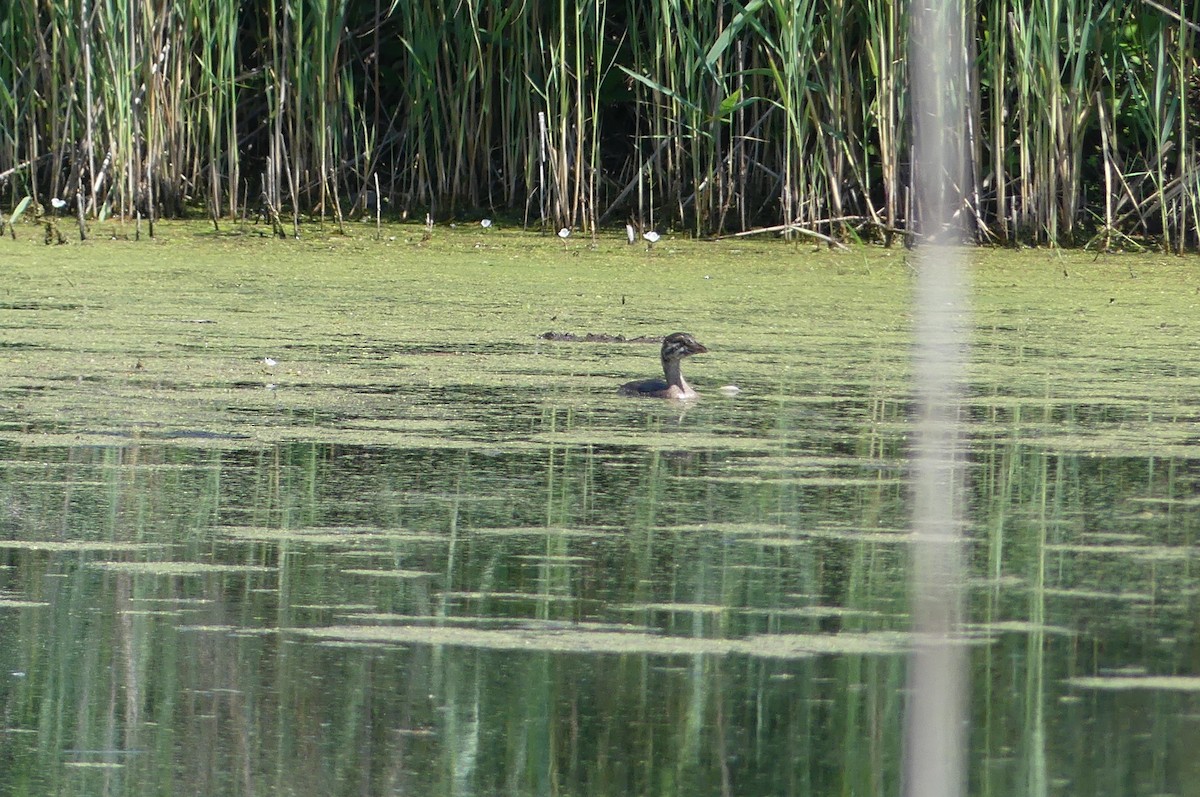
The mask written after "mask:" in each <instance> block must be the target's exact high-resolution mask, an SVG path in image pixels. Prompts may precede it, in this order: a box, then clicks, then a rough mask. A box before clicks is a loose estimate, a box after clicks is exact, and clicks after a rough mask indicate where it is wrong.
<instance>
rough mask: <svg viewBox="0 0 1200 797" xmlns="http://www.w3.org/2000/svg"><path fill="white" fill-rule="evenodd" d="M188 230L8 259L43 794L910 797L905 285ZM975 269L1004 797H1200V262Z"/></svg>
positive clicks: (859, 272)
mask: <svg viewBox="0 0 1200 797" xmlns="http://www.w3.org/2000/svg"><path fill="white" fill-rule="evenodd" d="M159 233H160V235H159V237H158V238H157V239H156V240H154V241H146V240H143V241H141V242H132V241H128V240H96V241H94V242H88V243H87V244H82V245H80V244H74V245H68V246H56V247H46V246H43V245H42V244H41V242H40V238H38V239H37V241H36V242H34V241H33V240H26V238H29V239H33V238H34V236H33V235H32V234H30V235H28V236H20V237H19V239H18V240H17V241H15V242H14V241H10V240H3V241H0V268H2V269H3V271H4V274H5V279H4V284H3V287H2V288H0V634H2V637H3V638H2V644H0V705H2V706H3V708H4V718H3V728H0V731H2V734H3V736H2V737H0V738H3V740H4V741H3V748H4V750H5V754H4V756H3V757H0V793H3V794H62V795H74V794H79V795H85V794H86V795H95V794H117V795H125V794H128V795H142V794H147V793H168V794H170V793H195V794H235V795H237V794H242V795H253V794H296V795H341V794H346V795H349V794H372V795H376V794H378V795H385V794H386V795H390V794H420V795H443V794H445V795H451V794H453V795H476V794H478V795H496V794H505V795H522V794H539V795H540V794H563V795H570V794H577V795H583V794H587V795H626V794H689V795H709V794H711V795H724V794H739V795H740V794H746V795H750V794H771V795H809V794H831V793H847V794H865V795H873V794H895V793H898V791H899V788H900V760H901V753H902V739H901V735H900V734H901V731H902V728H903V722H902V712H903V709H904V699H905V697H904V693H903V687H904V684H905V675H904V670H905V665H906V652H907V648H908V638H907V630H908V625H909V623H908V617H907V605H908V599H907V579H908V563H907V557H908V542H909V535H908V530H907V526H908V514H909V511H910V498H909V490H908V484H907V481H908V468H907V464H906V455H907V445H908V438H909V435H910V432H911V429H912V423H911V421H910V416H911V412H912V392H913V391H912V386H911V384H910V380H909V355H910V348H911V343H912V341H911V339H910V323H909V318H910V306H909V300H910V294H909V288H910V285H911V282H912V277H913V275H912V270H911V267H910V265H909V263H908V261H907V259H906V257H905V255H904V254H903V253H902V252H888V251H880V250H873V249H872V250H866V249H864V250H856V251H854V252H851V253H836V254H835V253H828V252H824V251H814V250H813V249H811V248H810V247H808V246H801V247H796V246H795V245H792V244H783V243H776V242H757V241H755V242H738V243H725V242H719V243H696V242H689V241H681V240H663V241H661V242H660V243H659V244H658V245H657V246H656V247H655V248H654V249H653V250H651V251H647V250H646V249H645V248H644V247H641V246H638V247H629V246H626V245H625V244H624V242H623V239H618V237H612V238H611V239H601V240H599V241H595V242H593V241H588V240H582V241H581V240H574V239H568V241H567V242H566V244H565V245H564V243H563V242H561V241H559V240H557V239H551V238H539V237H537V236H535V235H531V234H522V233H516V232H505V231H503V230H498V229H491V230H486V231H485V230H482V229H477V228H471V229H465V228H460V229H457V230H448V229H439V230H437V231H435V233H434V236H433V238H432V239H430V240H426V241H422V240H421V235H420V233H419V231H418V232H414V231H413V229H412V228H409V227H397V228H392V229H390V230H385V234H384V236H383V237H382V239H379V240H377V239H376V238H375V235H374V231H373V229H372V230H370V231H362V232H356V233H355V235H354V236H351V237H323V236H316V235H314V236H312V238H311V239H308V240H304V241H287V242H282V241H274V240H270V239H266V238H260V237H258V236H257V235H253V236H246V235H242V236H239V235H215V234H212V233H210V232H206V231H203V230H200V229H198V228H191V227H186V226H170V225H167V226H163V227H160V229H159ZM971 257H972V260H973V266H972V282H973V285H974V289H973V304H974V310H975V314H974V318H973V325H974V330H975V333H974V340H973V346H972V352H971V361H972V365H971V371H970V376H969V384H967V385H965V386H964V391H965V394H966V397H967V398H966V406H965V411H966V413H967V414H968V436H969V448H970V460H969V468H968V480H969V495H970V506H969V507H968V514H969V517H970V525H969V529H968V535H969V539H970V543H969V550H968V559H969V563H970V578H971V581H970V584H969V596H970V600H969V606H968V617H969V620H970V629H969V632H970V638H971V643H972V644H971V652H970V662H971V673H970V678H971V681H970V714H971V716H970V720H971V722H970V734H969V737H970V751H969V754H968V760H969V771H970V792H971V793H972V794H983V795H992V794H994V795H1011V794H1096V795H1134V794H1146V795H1151V794H1154V795H1162V794H1177V795H1184V794H1189V793H1194V789H1195V784H1196V783H1198V782H1200V763H1198V761H1200V759H1197V757H1196V756H1195V754H1194V751H1193V748H1194V744H1193V741H1192V740H1194V738H1195V736H1196V731H1197V727H1198V725H1197V723H1198V718H1200V647H1198V642H1197V640H1198V634H1197V621H1198V619H1200V612H1198V611H1197V605H1196V604H1197V594H1198V593H1197V584H1198V583H1200V582H1198V581H1197V576H1196V573H1195V571H1196V567H1197V564H1196V557H1197V552H1198V551H1200V548H1198V547H1197V546H1198V544H1200V543H1198V539H1197V535H1198V531H1200V523H1198V522H1197V519H1198V517H1200V490H1198V485H1197V480H1198V478H1200V467H1198V466H1200V442H1198V441H1200V435H1198V431H1197V430H1198V427H1197V420H1198V415H1200V364H1197V362H1196V353H1197V351H1198V348H1197V341H1198V340H1200V313H1198V307H1197V305H1198V304H1200V270H1198V268H1197V267H1198V266H1200V263H1197V262H1196V261H1195V260H1194V259H1192V260H1181V259H1176V258H1168V257H1149V256H1132V255H1120V256H1108V257H1101V258H1099V259H1097V258H1095V256H1094V255H1092V254H1059V253H1053V252H1042V251H1026V252H1020V253H1017V252H998V251H978V252H972V253H971ZM677 330H683V331H689V332H692V333H694V334H695V335H696V337H697V338H698V339H699V340H700V341H701V342H702V343H704V344H705V345H706V346H707V347H708V348H709V350H710V352H709V353H708V354H705V355H701V356H697V357H694V358H691V359H689V360H688V361H686V362H685V364H684V366H685V368H684V370H685V372H686V374H687V376H688V379H689V381H690V382H692V384H693V385H694V386H695V387H697V389H698V390H700V391H701V393H702V394H703V395H702V397H701V399H700V400H698V401H696V402H692V403H689V404H687V405H680V404H675V403H669V402H661V401H654V400H638V399H626V398H621V397H619V396H617V395H616V388H617V386H618V385H619V384H621V383H622V382H624V381H628V380H629V379H635V378H639V377H649V376H655V375H656V373H657V371H658V364H657V346H656V345H654V344H653V343H644V342H619V341H615V340H609V339H604V340H600V341H594V342H587V341H563V340H547V339H545V338H544V337H542V335H543V333H545V332H563V333H573V334H574V335H577V336H584V335H586V334H587V333H600V334H603V335H608V336H623V337H625V338H635V337H638V336H649V337H654V336H661V335H663V334H666V333H669V332H673V331H677ZM725 385H736V386H738V387H739V388H740V389H741V392H739V393H737V394H736V395H726V394H725V393H722V392H721V391H720V390H719V388H720V387H722V386H725Z"/></svg>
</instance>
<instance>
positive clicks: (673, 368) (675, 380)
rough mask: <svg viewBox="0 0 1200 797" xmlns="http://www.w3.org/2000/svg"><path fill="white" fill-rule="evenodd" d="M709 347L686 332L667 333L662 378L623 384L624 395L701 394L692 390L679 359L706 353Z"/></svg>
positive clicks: (676, 396) (677, 396)
mask: <svg viewBox="0 0 1200 797" xmlns="http://www.w3.org/2000/svg"><path fill="white" fill-rule="evenodd" d="M706 351H708V349H706V348H704V344H703V343H700V342H699V341H697V340H696V339H695V338H693V337H692V336H691V335H689V334H688V333H686V332H676V333H674V334H671V335H667V337H666V338H664V339H663V345H662V367H663V374H664V375H665V376H666V377H667V378H666V381H663V380H662V379H639V380H638V381H636V382H627V383H625V384H624V385H621V390H620V393H621V395H622V396H648V397H650V398H669V399H692V398H696V396H698V395H699V394H698V393H697V392H696V391H695V390H692V386H691V385H689V384H688V383H687V382H685V381H684V379H683V374H682V373H681V372H680V371H679V361H680V360H682V359H683V358H684V357H690V356H691V355H693V354H704V353H705V352H706Z"/></svg>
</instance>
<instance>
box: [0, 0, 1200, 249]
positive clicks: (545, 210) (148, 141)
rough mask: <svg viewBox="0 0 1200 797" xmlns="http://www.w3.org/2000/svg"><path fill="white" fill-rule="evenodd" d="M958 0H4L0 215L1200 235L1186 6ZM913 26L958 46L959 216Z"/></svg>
mask: <svg viewBox="0 0 1200 797" xmlns="http://www.w3.org/2000/svg"><path fill="white" fill-rule="evenodd" d="M962 6H963V7H962V9H961V14H962V16H961V17H960V19H959V23H960V24H959V25H958V26H957V28H956V31H957V32H956V33H954V34H952V37H951V40H949V41H942V42H928V41H926V40H925V39H924V37H922V35H921V33H920V32H919V31H914V30H912V29H911V28H910V25H909V18H908V14H907V8H908V4H906V3H902V2H895V1H888V0H859V2H853V3H847V2H841V1H840V0H750V2H746V3H738V2H732V1H728V2H727V1H726V0H718V2H716V3H715V4H712V5H711V6H704V7H703V9H702V8H701V7H700V6H698V5H696V4H692V3H687V2H683V1H682V0H666V1H665V2H662V3H642V2H636V0H575V2H571V3H568V2H566V0H559V2H556V3H555V2H551V3H510V2H508V1H507V0H463V2H454V3H431V2H424V1H419V2H411V3H409V2H398V1H397V2H388V1H387V0H372V2H366V1H365V0H264V1H263V2H257V3H242V2H238V1H237V0H184V2H167V0H113V2H106V3H98V2H91V1H90V0H78V2H66V1H65V0H51V2H36V0H12V2H10V4H9V6H8V9H7V11H6V13H5V15H4V16H3V17H2V18H0V211H2V213H0V218H3V219H4V221H5V223H6V224H9V223H11V222H14V221H16V220H17V219H18V218H19V217H21V216H22V215H23V214H27V215H31V216H35V217H38V218H40V219H44V220H46V222H47V227H46V229H47V232H46V236H47V238H46V240H47V243H50V242H52V241H51V238H52V236H51V226H50V222H51V221H52V220H53V221H54V223H55V224H54V235H55V236H57V238H58V240H60V241H61V240H62V234H61V233H60V232H59V230H58V225H59V224H62V225H64V226H65V225H66V224H69V223H74V222H77V223H78V225H79V229H80V234H81V235H83V234H85V232H86V228H87V225H88V223H89V222H90V221H92V220H100V221H103V220H106V219H109V218H112V217H116V218H122V219H126V218H127V219H138V220H139V223H140V220H141V219H143V218H144V219H145V220H146V221H147V222H148V223H149V224H151V225H152V224H153V223H154V221H155V220H157V219H160V218H177V217H185V218H187V217H190V218H196V217H200V218H203V217H208V218H209V219H210V220H211V222H212V224H213V225H214V226H216V227H218V228H219V227H220V226H221V225H222V224H223V223H224V222H225V221H227V220H236V219H241V220H246V219H250V218H255V217H258V218H262V219H264V220H266V221H268V222H269V223H270V224H271V225H272V229H273V231H274V233H275V234H277V235H298V234H299V232H300V230H301V229H302V225H304V224H307V223H309V222H311V221H314V220H316V221H320V222H324V223H331V224H334V225H337V226H338V227H339V228H340V227H341V226H342V225H343V224H344V223H345V222H346V221H347V220H357V219H363V218H367V219H372V220H382V221H403V220H413V221H420V220H422V219H428V220H429V222H428V223H429V224H430V226H432V224H433V223H434V222H437V223H441V222H445V221H452V220H465V219H476V220H477V219H480V218H484V217H490V216H492V215H497V216H499V217H502V218H505V219H506V221H507V222H508V223H509V224H519V225H523V226H526V227H531V228H537V229H541V230H542V231H546V230H549V231H554V230H559V229H562V228H567V229H572V230H578V231H581V232H584V233H590V232H594V231H595V230H597V229H601V228H619V227H621V226H622V225H624V224H625V223H627V222H629V223H630V224H632V225H633V227H634V229H636V230H638V231H639V232H649V231H653V230H655V229H658V230H665V229H674V230H680V231H686V232H688V233H690V234H692V235H695V236H701V237H709V236H713V237H715V236H727V235H737V234H748V233H752V232H755V231H757V232H771V233H782V234H802V235H806V236H812V237H815V238H816V239H817V240H821V241H825V242H828V243H831V244H832V243H833V242H847V243H848V242H857V241H867V242H880V243H884V244H889V245H890V244H892V243H897V242H899V241H901V240H903V241H906V242H912V241H920V240H924V239H927V238H929V237H930V236H931V235H937V236H939V239H941V238H949V239H961V240H963V241H970V242H976V243H981V244H1029V245H1047V244H1048V245H1054V246H1082V247H1088V248H1095V249H1102V250H1107V249H1113V248H1130V247H1148V248H1153V249H1159V250H1163V251H1170V252H1184V251H1190V250H1195V249H1197V248H1200V149H1198V145H1197V142H1198V141H1200V25H1198V24H1197V22H1196V20H1200V0H1175V1H1174V2H1170V3H1166V2H1164V3H1160V2H1151V1H1150V0H1110V1H1108V2H1092V1H1091V0H1035V2H1030V3H1019V4H1015V5H1014V4H1011V3H1002V2H999V0H985V2H981V3H963V4H962ZM917 46H922V47H925V46H936V47H945V48H948V52H951V53H957V54H958V55H959V61H960V63H962V64H963V65H964V66H963V68H961V69H960V70H958V72H957V74H958V77H957V79H956V80H955V81H953V83H952V85H947V86H946V87H945V91H946V92H948V93H957V94H958V95H960V96H961V97H962V99H963V100H964V107H965V108H966V109H967V110H966V113H965V115H964V118H963V119H961V123H960V124H958V125H956V126H955V127H954V129H952V130H948V131H947V132H946V146H948V147H950V148H952V151H953V153H954V157H952V158H951V159H950V160H951V162H954V163H957V164H958V166H957V167H956V168H955V169H954V170H953V172H952V173H948V174H946V175H944V176H943V184H944V186H945V190H947V191H949V192H951V193H952V202H954V203H955V206H956V207H957V208H958V209H959V212H958V214H957V216H956V224H957V226H956V228H955V229H953V230H949V231H942V230H928V229H923V228H922V225H921V208H920V207H919V206H915V205H917V203H916V199H915V197H914V196H913V193H912V191H911V190H910V186H911V185H912V178H913V175H914V169H915V168H916V166H915V164H914V163H913V160H912V135H911V133H912V127H913V117H914V114H917V113H919V112H920V109H918V108H914V107H913V102H912V97H911V93H910V88H909V86H908V74H907V67H906V59H905V53H906V52H907V51H908V50H909V49H910V48H912V47H917ZM27 197H28V198H29V199H28V201H27V200H26V198H27ZM52 199H58V200H59V201H60V202H63V203H64V204H63V205H61V206H60V205H58V204H57V203H55V204H54V205H52ZM139 229H140V227H139ZM151 231H152V227H151ZM631 234H632V232H631Z"/></svg>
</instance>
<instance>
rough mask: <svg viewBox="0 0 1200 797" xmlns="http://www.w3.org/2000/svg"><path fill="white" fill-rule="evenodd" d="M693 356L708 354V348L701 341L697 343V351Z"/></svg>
mask: <svg viewBox="0 0 1200 797" xmlns="http://www.w3.org/2000/svg"><path fill="white" fill-rule="evenodd" d="M693 354H708V348H707V347H705V345H704V344H703V343H701V342H699V341H696V351H694V352H693Z"/></svg>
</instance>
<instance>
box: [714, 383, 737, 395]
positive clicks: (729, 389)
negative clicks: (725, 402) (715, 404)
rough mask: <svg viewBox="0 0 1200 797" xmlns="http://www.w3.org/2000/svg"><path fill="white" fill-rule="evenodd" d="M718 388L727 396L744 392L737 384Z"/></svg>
mask: <svg viewBox="0 0 1200 797" xmlns="http://www.w3.org/2000/svg"><path fill="white" fill-rule="evenodd" d="M718 390H720V391H721V392H722V393H724V394H725V395H726V396H736V395H737V394H738V393H741V392H742V389H741V388H740V387H738V386H737V385H721V387H719V388H718Z"/></svg>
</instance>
